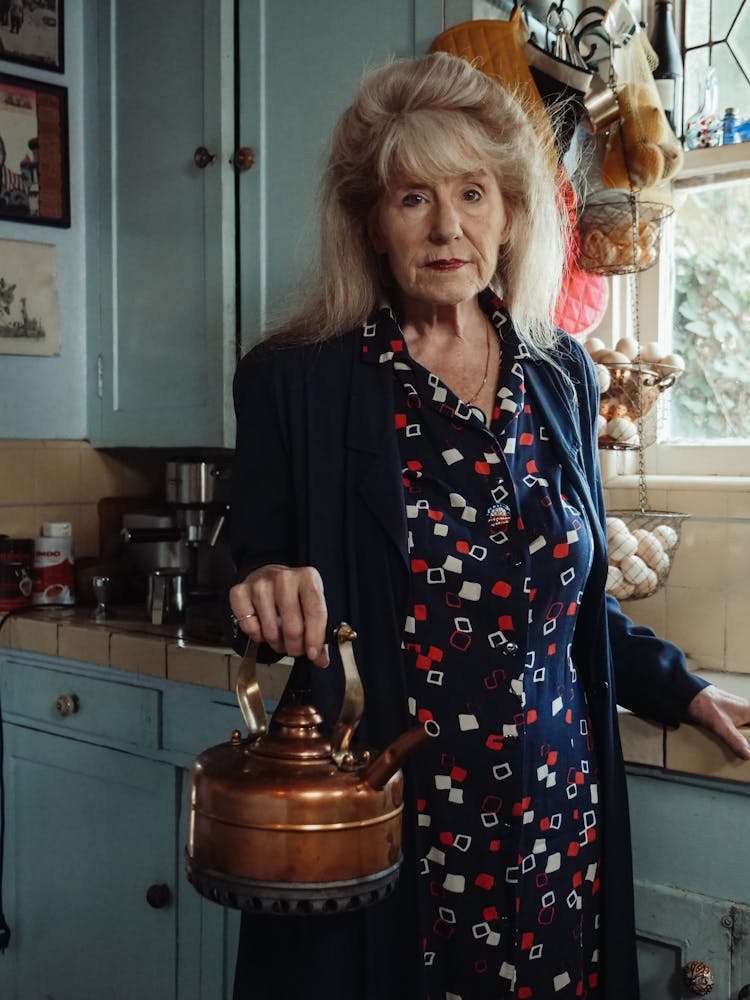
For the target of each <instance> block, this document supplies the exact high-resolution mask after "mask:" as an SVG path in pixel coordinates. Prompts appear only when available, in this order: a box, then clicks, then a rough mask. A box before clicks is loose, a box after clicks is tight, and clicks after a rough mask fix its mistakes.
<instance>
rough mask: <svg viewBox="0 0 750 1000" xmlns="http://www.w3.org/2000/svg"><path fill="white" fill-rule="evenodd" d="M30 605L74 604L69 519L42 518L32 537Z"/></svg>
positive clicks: (72, 560) (70, 526)
mask: <svg viewBox="0 0 750 1000" xmlns="http://www.w3.org/2000/svg"><path fill="white" fill-rule="evenodd" d="M31 600H32V604H75V583H74V558H73V528H72V525H71V524H70V522H68V521H62V522H60V521H57V522H51V521H45V523H44V524H43V525H42V535H41V538H35V539H34V589H33V593H32V598H31Z"/></svg>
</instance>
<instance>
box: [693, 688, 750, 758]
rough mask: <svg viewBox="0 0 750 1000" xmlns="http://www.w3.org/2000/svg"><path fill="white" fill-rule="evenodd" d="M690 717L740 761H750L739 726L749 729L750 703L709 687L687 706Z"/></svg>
mask: <svg viewBox="0 0 750 1000" xmlns="http://www.w3.org/2000/svg"><path fill="white" fill-rule="evenodd" d="M687 717H688V720H689V721H690V722H695V723H696V724H697V725H699V726H702V727H703V728H704V729H708V730H710V732H712V733H714V734H715V735H716V736H718V737H719V739H720V740H722V741H723V742H724V743H725V744H726V745H727V746H728V747H729V749H730V750H731V751H732V753H734V754H736V756H737V757H740V758H742V759H743V760H750V745H749V744H748V742H747V740H746V739H745V737H744V736H743V735H742V733H741V732H740V731H739V728H738V727H739V726H750V701H748V699H747V698H740V697H738V696H737V695H735V694H730V693H729V692H728V691H724V690H723V689H722V688H717V687H714V685H713V684H710V685H709V686H708V687H706V688H703V690H702V691H699V692H698V694H697V695H696V696H695V697H694V698H693V700H692V701H691V702H690V704H689V705H688V709H687Z"/></svg>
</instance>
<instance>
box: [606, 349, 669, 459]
mask: <svg viewBox="0 0 750 1000" xmlns="http://www.w3.org/2000/svg"><path fill="white" fill-rule="evenodd" d="M681 374H682V369H681V368H678V367H676V366H675V365H667V364H663V363H661V362H649V363H646V362H643V361H637V360H636V361H634V362H632V363H630V364H625V363H622V364H619V363H614V364H612V363H607V362H598V363H597V375H598V377H599V385H600V389H601V392H600V397H599V432H598V436H599V447H600V448H607V449H611V450H613V451H634V450H637V449H638V448H647V447H648V446H649V445H651V444H653V443H654V441H655V440H656V410H655V408H654V407H655V404H656V403H657V402H658V400H659V398H660V397H661V394H662V393H663V392H664V391H665V390H666V389H669V388H671V387H672V386H673V385H674V384H675V382H676V381H677V379H678V378H679V377H680V375H681Z"/></svg>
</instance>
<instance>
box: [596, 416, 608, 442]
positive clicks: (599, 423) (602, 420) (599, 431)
mask: <svg viewBox="0 0 750 1000" xmlns="http://www.w3.org/2000/svg"><path fill="white" fill-rule="evenodd" d="M606 430H607V418H606V417H603V416H602V415H601V413H600V414H599V416H598V417H597V418H596V436H597V437H601V436H602V435H603V434H604V433H606Z"/></svg>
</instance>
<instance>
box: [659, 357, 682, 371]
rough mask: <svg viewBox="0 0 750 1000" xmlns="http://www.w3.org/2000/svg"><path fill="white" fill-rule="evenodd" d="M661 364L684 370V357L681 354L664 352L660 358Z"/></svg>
mask: <svg viewBox="0 0 750 1000" xmlns="http://www.w3.org/2000/svg"><path fill="white" fill-rule="evenodd" d="M661 364H663V365H669V367H670V368H677V369H678V370H679V371H681V372H684V371H685V359H684V358H683V356H682V355H681V354H665V355H664V357H663V358H662V359H661Z"/></svg>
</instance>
